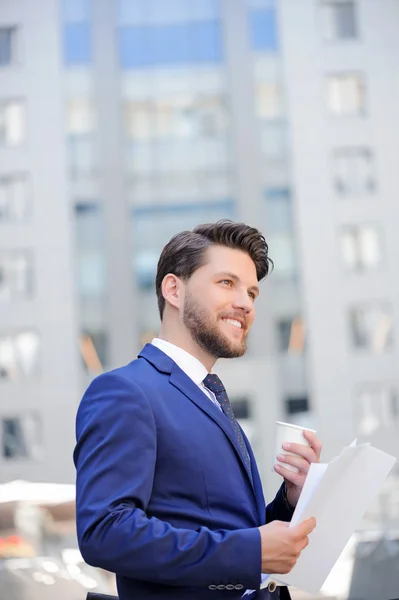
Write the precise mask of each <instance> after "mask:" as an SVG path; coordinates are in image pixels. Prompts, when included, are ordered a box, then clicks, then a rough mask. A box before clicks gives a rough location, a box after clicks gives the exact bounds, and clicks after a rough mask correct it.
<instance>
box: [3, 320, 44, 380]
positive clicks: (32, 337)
mask: <svg viewBox="0 0 399 600" xmlns="http://www.w3.org/2000/svg"><path fill="white" fill-rule="evenodd" d="M39 347H40V340H39V336H38V334H37V333H35V332H34V331H21V332H20V333H15V334H8V335H4V334H0V380H1V379H3V380H10V381H15V380H18V379H22V378H27V377H32V376H33V375H35V374H36V373H37V371H38V366H39Z"/></svg>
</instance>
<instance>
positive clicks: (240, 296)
mask: <svg viewBox="0 0 399 600" xmlns="http://www.w3.org/2000/svg"><path fill="white" fill-rule="evenodd" d="M233 306H234V308H236V309H237V310H243V311H245V312H246V313H247V314H248V313H250V312H251V311H252V310H253V307H254V305H253V302H252V300H251V298H250V297H249V296H248V292H247V290H239V291H238V290H237V294H236V296H235V298H234V303H233Z"/></svg>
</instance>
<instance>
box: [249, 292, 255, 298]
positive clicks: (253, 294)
mask: <svg viewBox="0 0 399 600" xmlns="http://www.w3.org/2000/svg"><path fill="white" fill-rule="evenodd" d="M248 296H249V297H250V298H251V300H255V298H256V294H255V292H248Z"/></svg>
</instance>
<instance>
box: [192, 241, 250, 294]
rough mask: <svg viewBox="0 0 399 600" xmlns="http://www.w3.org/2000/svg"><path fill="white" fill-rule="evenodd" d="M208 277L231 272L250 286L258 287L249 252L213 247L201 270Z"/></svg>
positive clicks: (208, 251)
mask: <svg viewBox="0 0 399 600" xmlns="http://www.w3.org/2000/svg"><path fill="white" fill-rule="evenodd" d="M201 269H202V270H203V272H204V273H205V274H207V275H210V276H212V275H215V274H216V273H223V272H225V273H226V272H229V273H233V274H234V275H236V276H237V277H239V278H240V279H241V280H242V281H244V282H246V283H247V284H248V285H256V284H257V282H258V279H257V276H256V267H255V263H254V261H253V260H252V258H251V257H250V256H249V254H248V253H247V252H244V251H243V250H237V249H235V248H227V247H226V246H211V247H210V248H208V249H207V250H206V253H205V264H204V266H203V267H202V268H201Z"/></svg>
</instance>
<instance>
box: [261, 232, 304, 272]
mask: <svg viewBox="0 0 399 600" xmlns="http://www.w3.org/2000/svg"><path fill="white" fill-rule="evenodd" d="M268 243H269V251H270V257H271V259H272V260H273V262H274V273H275V274H276V276H278V277H284V278H292V277H295V276H296V273H297V268H298V265H297V256H296V251H295V242H294V237H293V234H292V233H290V232H286V233H276V234H272V235H269V237H268Z"/></svg>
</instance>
